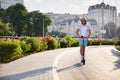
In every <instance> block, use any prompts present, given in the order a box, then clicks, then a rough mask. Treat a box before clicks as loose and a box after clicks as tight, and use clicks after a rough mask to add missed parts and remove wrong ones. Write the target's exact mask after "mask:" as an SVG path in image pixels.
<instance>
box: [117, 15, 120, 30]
mask: <svg viewBox="0 0 120 80" xmlns="http://www.w3.org/2000/svg"><path fill="white" fill-rule="evenodd" d="M118 27H120V13H119V14H118V16H117V28H118Z"/></svg>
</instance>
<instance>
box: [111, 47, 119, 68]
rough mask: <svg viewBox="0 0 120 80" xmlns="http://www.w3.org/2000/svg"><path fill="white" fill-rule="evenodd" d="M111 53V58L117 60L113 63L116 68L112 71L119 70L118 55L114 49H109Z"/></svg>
mask: <svg viewBox="0 0 120 80" xmlns="http://www.w3.org/2000/svg"><path fill="white" fill-rule="evenodd" d="M111 52H112V54H113V56H115V57H117V58H118V60H117V61H115V62H114V63H115V66H116V67H115V68H114V70H117V69H120V55H118V54H117V53H116V52H117V51H115V50H114V49H111Z"/></svg>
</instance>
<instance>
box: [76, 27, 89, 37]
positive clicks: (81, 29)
mask: <svg viewBox="0 0 120 80" xmlns="http://www.w3.org/2000/svg"><path fill="white" fill-rule="evenodd" d="M78 29H79V37H81V36H84V37H88V31H89V30H90V27H89V26H88V25H85V26H84V25H80V26H78Z"/></svg>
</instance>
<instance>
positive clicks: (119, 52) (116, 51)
mask: <svg viewBox="0 0 120 80" xmlns="http://www.w3.org/2000/svg"><path fill="white" fill-rule="evenodd" d="M112 51H113V52H114V53H116V54H118V55H119V56H120V51H118V50H117V49H116V48H115V47H114V48H113V49H112Z"/></svg>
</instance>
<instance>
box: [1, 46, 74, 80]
mask: <svg viewBox="0 0 120 80" xmlns="http://www.w3.org/2000/svg"><path fill="white" fill-rule="evenodd" d="M71 49H73V50H74V49H76V48H67V49H58V50H51V51H45V52H41V53H37V54H32V55H30V56H27V57H24V58H21V59H18V60H15V61H13V62H11V63H7V64H2V65H0V80H55V79H56V75H55V72H54V66H53V65H54V61H55V60H56V57H57V56H58V55H60V54H61V53H64V52H67V51H70V50H71Z"/></svg>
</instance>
